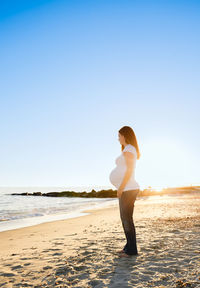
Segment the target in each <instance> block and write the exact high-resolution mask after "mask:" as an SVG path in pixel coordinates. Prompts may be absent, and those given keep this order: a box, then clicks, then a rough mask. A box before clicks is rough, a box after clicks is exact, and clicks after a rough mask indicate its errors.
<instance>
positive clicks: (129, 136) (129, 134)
mask: <svg viewBox="0 0 200 288" xmlns="http://www.w3.org/2000/svg"><path fill="white" fill-rule="evenodd" d="M118 132H119V133H120V134H121V135H123V136H124V138H125V141H126V143H127V144H131V145H133V146H134V147H135V149H136V151H137V159H140V156H141V154H140V150H139V147H138V143H137V138H136V136H135V133H134V131H133V129H132V128H131V127H129V126H123V127H122V128H121V129H120V130H119V131H118ZM121 149H122V150H123V149H124V145H121Z"/></svg>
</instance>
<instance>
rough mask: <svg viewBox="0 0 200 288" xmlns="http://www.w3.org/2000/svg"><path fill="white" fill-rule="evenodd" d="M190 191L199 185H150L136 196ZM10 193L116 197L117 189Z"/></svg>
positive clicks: (196, 188) (196, 190)
mask: <svg viewBox="0 0 200 288" xmlns="http://www.w3.org/2000/svg"><path fill="white" fill-rule="evenodd" d="M191 192H198V193H200V186H187V187H174V188H165V189H162V190H161V191H157V190H153V189H152V188H151V186H149V188H147V189H144V190H140V192H139V194H138V196H141V197H142V196H151V195H164V194H186V193H191ZM11 195H24V196H46V197H84V198H117V190H112V189H108V190H100V191H95V190H94V189H93V190H92V191H91V192H86V191H83V192H75V191H62V192H48V193H42V192H33V193H30V192H25V193H12V194H11Z"/></svg>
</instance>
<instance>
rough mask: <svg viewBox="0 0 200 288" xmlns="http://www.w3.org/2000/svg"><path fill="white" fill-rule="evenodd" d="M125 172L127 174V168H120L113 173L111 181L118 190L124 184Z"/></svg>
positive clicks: (110, 177)
mask: <svg viewBox="0 0 200 288" xmlns="http://www.w3.org/2000/svg"><path fill="white" fill-rule="evenodd" d="M125 172H126V168H123V167H118V166H117V167H116V168H115V169H113V170H112V171H111V173H110V176H109V179H110V182H111V183H112V184H113V185H114V186H115V187H116V188H118V187H119V185H120V184H121V182H122V180H123V178H124V174H125Z"/></svg>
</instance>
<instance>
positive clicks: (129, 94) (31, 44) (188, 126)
mask: <svg viewBox="0 0 200 288" xmlns="http://www.w3.org/2000/svg"><path fill="white" fill-rule="evenodd" d="M199 13H200V3H199V1H193V0H191V1H184V0H182V1H176V0H173V1H170V0H169V1H142V0H140V1H127V0H123V1H122V0H121V1H117V0H115V1H109V0H106V1H104V0H101V1H100V0H99V1H98V0H97V1H76V0H73V1H66V0H65V1H64V0H63V1H60V0H56V1H53V0H52V1H47V0H46V1H39V0H37V1H36V0H34V1H18V0H15V1H0V63H1V64H0V97H1V105H0V108H1V113H0V133H1V134H0V135H1V139H0V141H1V143H0V147H1V150H0V151H1V152H0V156H1V165H0V175H1V181H0V186H40V185H41V186H51V185H53V186H72V185H73V186H82V185H107V186H110V187H111V188H113V189H115V188H114V186H112V185H111V183H110V182H109V174H110V172H111V170H112V169H113V168H114V167H115V159H116V157H117V156H119V154H120V153H121V147H120V144H119V142H118V130H119V129H120V128H121V127H122V126H124V125H128V126H131V127H132V128H133V129H134V131H135V134H136V136H137V140H138V144H139V147H140V151H141V158H140V160H138V161H137V166H136V180H137V181H138V183H139V184H140V186H141V188H144V187H147V186H152V187H165V186H176V185H177V186H181V185H187V184H200V175H199V160H200V152H199V147H200V135H199V123H200V113H199V110H200V81H199V79H200V58H199V51H200V34H199V30H200V18H199Z"/></svg>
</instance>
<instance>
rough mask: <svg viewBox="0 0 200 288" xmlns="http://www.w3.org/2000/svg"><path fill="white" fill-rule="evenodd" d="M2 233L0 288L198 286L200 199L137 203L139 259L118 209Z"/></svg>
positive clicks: (164, 198)
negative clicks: (129, 248) (126, 249)
mask: <svg viewBox="0 0 200 288" xmlns="http://www.w3.org/2000/svg"><path fill="white" fill-rule="evenodd" d="M87 212H90V213H91V214H90V215H86V216H82V217H78V218H73V219H67V220H59V221H54V222H48V223H43V224H39V225H35V226H31V227H25V228H20V229H15V230H10V231H4V232H0V243H1V249H0V259H1V261H0V287H5V288H7V287H10V288H11V287H12V288H14V287H38V288H39V287H76V288H78V287H81V288H83V287H97V288H98V287H120V288H122V287H123V288H124V287H140V288H146V287H157V288H158V287H159V288H165V287H170V288H173V287H177V288H181V287H197V288H198V287H200V246H199V243H200V195H198V193H196V194H195V193H193V194H191V195H180V196H178V195H176V196H169V197H167V196H161V197H157V196H155V197H154V196H150V197H148V198H147V197H146V198H145V197H144V198H143V199H140V198H138V199H137V200H136V202H135V208H134V214H133V218H134V223H135V227H136V237H137V246H138V253H139V255H138V256H132V257H130V258H119V256H118V254H117V253H116V251H117V250H119V249H122V248H123V246H124V245H125V243H126V242H125V235H124V232H123V228H122V225H121V220H120V215H119V207H118V205H116V206H115V207H111V208H103V209H98V210H87Z"/></svg>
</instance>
